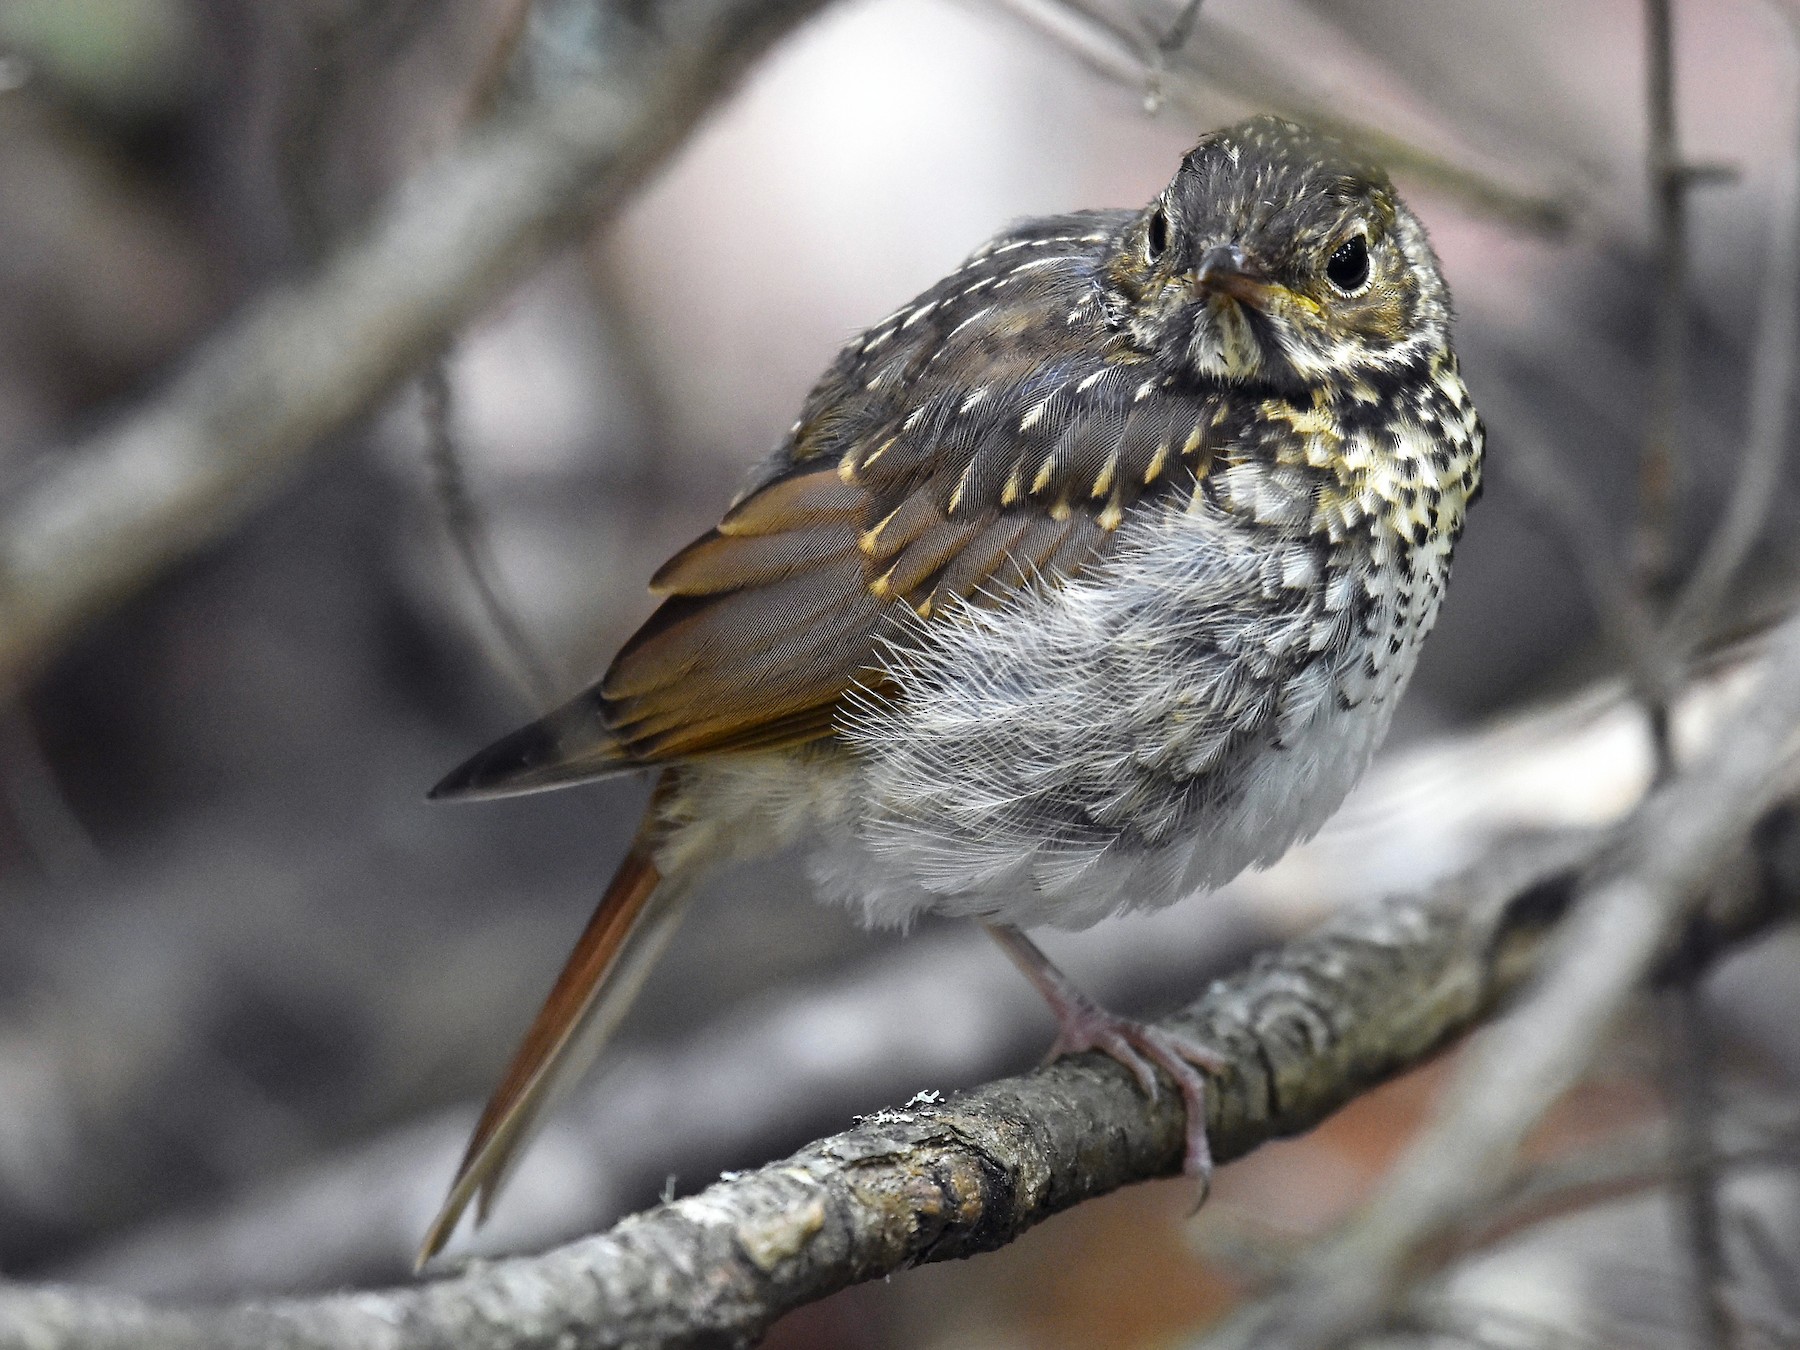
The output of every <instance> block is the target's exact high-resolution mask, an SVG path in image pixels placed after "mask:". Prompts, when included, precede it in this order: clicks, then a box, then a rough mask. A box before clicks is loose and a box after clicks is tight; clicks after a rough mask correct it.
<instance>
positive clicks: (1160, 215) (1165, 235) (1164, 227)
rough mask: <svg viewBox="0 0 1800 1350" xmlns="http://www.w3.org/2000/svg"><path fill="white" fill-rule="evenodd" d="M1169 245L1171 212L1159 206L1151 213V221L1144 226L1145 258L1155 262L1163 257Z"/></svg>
mask: <svg viewBox="0 0 1800 1350" xmlns="http://www.w3.org/2000/svg"><path fill="white" fill-rule="evenodd" d="M1168 247H1169V213H1168V212H1167V211H1165V210H1163V209H1162V207H1160V206H1159V207H1157V208H1156V210H1154V211H1152V212H1151V213H1150V221H1149V223H1148V224H1147V225H1145V226H1144V258H1145V260H1146V261H1148V262H1155V261H1156V260H1157V259H1158V258H1160V257H1162V255H1163V253H1164V252H1165V251H1166V250H1167V249H1168Z"/></svg>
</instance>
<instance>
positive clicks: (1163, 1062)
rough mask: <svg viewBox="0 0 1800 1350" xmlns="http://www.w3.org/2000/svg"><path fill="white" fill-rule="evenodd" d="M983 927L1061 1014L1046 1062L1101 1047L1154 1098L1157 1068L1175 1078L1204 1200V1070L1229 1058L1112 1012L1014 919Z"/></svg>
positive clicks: (1207, 1160) (1207, 1150) (1191, 1168)
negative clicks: (1015, 924) (1077, 983)
mask: <svg viewBox="0 0 1800 1350" xmlns="http://www.w3.org/2000/svg"><path fill="white" fill-rule="evenodd" d="M982 926H983V927H984V928H986V929H987V930H988V933H989V934H990V935H991V936H992V937H993V939H994V941H995V942H998V943H999V944H1000V948H1001V950H1002V951H1004V952H1005V953H1006V954H1007V955H1008V956H1009V957H1011V958H1012V962H1013V964H1014V965H1015V966H1017V967H1018V968H1019V970H1020V971H1021V972H1022V973H1023V974H1024V976H1025V978H1026V979H1028V980H1030V981H1031V983H1032V985H1033V986H1034V987H1036V989H1037V991H1038V992H1039V993H1040V994H1042V995H1043V996H1044V1001H1045V1002H1046V1003H1048V1004H1049V1005H1050V1011H1051V1012H1052V1013H1054V1014H1055V1015H1056V1026H1057V1036H1056V1043H1055V1044H1054V1045H1052V1046H1051V1047H1050V1053H1049V1054H1048V1055H1046V1056H1045V1057H1044V1059H1045V1063H1048V1062H1049V1061H1051V1060H1054V1059H1061V1058H1062V1057H1063V1056H1064V1055H1073V1054H1079V1053H1080V1052H1081V1051H1083V1050H1099V1051H1101V1052H1102V1053H1104V1054H1108V1055H1111V1056H1112V1057H1113V1058H1114V1059H1116V1060H1118V1061H1119V1063H1121V1064H1123V1065H1124V1066H1125V1067H1126V1068H1128V1069H1130V1070H1131V1072H1132V1075H1133V1076H1134V1077H1135V1078H1136V1079H1137V1080H1138V1083H1139V1085H1141V1086H1142V1087H1143V1089H1144V1094H1145V1095H1146V1096H1147V1097H1149V1098H1150V1100H1151V1101H1155V1100H1156V1098H1157V1095H1158V1088H1157V1082H1156V1069H1161V1070H1162V1071H1163V1072H1164V1073H1166V1074H1168V1075H1169V1077H1170V1078H1172V1079H1174V1080H1175V1085H1176V1086H1177V1087H1179V1088H1180V1089H1181V1100H1182V1102H1183V1104H1184V1105H1185V1106H1186V1107H1187V1153H1186V1156H1185V1158H1184V1159H1183V1163H1182V1170H1183V1171H1184V1172H1186V1173H1187V1175H1189V1176H1191V1177H1194V1178H1196V1179H1197V1180H1198V1181H1199V1182H1200V1198H1201V1199H1202V1200H1204V1199H1205V1198H1206V1191H1207V1188H1208V1187H1209V1186H1210V1185H1211V1184H1212V1168H1213V1163H1212V1149H1211V1147H1210V1146H1209V1145H1208V1144H1207V1142H1206V1074H1205V1073H1203V1072H1201V1071H1202V1070H1206V1071H1207V1072H1210V1073H1223V1072H1224V1071H1225V1069H1226V1068H1227V1067H1228V1065H1227V1062H1226V1061H1225V1060H1224V1059H1223V1058H1222V1057H1221V1056H1220V1055H1219V1054H1218V1053H1217V1052H1215V1051H1213V1050H1211V1049H1210V1048H1208V1047H1207V1046H1204V1045H1201V1044H1200V1043H1199V1042H1197V1041H1192V1040H1189V1039H1187V1038H1186V1037H1184V1036H1179V1035H1177V1034H1176V1033H1174V1032H1172V1031H1166V1030H1164V1029H1163V1028H1161V1027H1155V1026H1148V1025H1146V1024H1145V1023H1143V1022H1138V1021H1134V1020H1133V1019H1131V1018H1129V1017H1121V1016H1120V1015H1119V1014H1118V1013H1113V1012H1108V1011H1107V1010H1106V1009H1105V1008H1102V1007H1101V1006H1100V1005H1099V1004H1098V1003H1096V1002H1094V1000H1093V999H1091V998H1089V997H1088V996H1087V995H1086V994H1084V993H1082V992H1081V990H1079V989H1077V988H1076V987H1075V985H1074V983H1073V982H1072V981H1070V979H1069V977H1068V976H1067V975H1065V974H1063V973H1062V971H1060V970H1058V969H1057V968H1056V965H1055V963H1053V962H1052V961H1051V960H1050V958H1049V957H1048V956H1045V955H1044V952H1043V949H1042V948H1041V947H1039V946H1038V945H1037V943H1035V942H1033V941H1032V940H1031V939H1030V938H1028V937H1026V936H1025V934H1024V933H1022V932H1020V931H1019V930H1018V929H1017V928H1014V927H1013V926H1012V925H1011V924H1003V923H990V924H983V925H982ZM1152 1065H1155V1066H1156V1068H1152V1067H1151V1066H1152Z"/></svg>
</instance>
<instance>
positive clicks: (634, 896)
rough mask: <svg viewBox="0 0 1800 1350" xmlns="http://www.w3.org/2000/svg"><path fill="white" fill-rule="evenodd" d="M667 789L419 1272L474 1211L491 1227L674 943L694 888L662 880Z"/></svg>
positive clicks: (476, 1147) (546, 1010) (493, 1108)
mask: <svg viewBox="0 0 1800 1350" xmlns="http://www.w3.org/2000/svg"><path fill="white" fill-rule="evenodd" d="M668 786H669V781H668V779H667V778H666V777H665V778H664V779H663V781H662V782H661V783H659V784H658V786H657V793H656V796H655V797H653V798H652V799H651V804H650V809H649V811H648V812H647V813H646V815H645V817H644V823H643V825H641V826H640V827H639V829H638V834H637V839H636V841H635V842H634V843H633V844H632V847H631V852H630V853H628V854H626V855H625V861H624V862H622V863H620V864H619V870H618V871H617V872H615V873H614V874H613V879H612V882H611V884H610V885H608V886H607V888H606V894H605V895H603V896H602V897H601V898H600V904H599V907H598V908H596V909H595V910H594V916H593V917H592V918H591V919H589V920H588V924H587V928H586V929H585V930H583V932H582V934H581V937H580V939H579V940H578V941H577V942H576V943H575V949H574V950H573V951H572V952H570V953H569V959H568V961H567V962H565V963H564V965H563V968H562V973H561V974H560V975H558V976H557V977H556V984H555V985H554V986H552V988H551V990H550V996H549V997H548V998H547V999H545V1000H544V1006H543V1007H542V1008H541V1009H539V1010H538V1015H537V1017H536V1019H535V1020H534V1021H533V1022H532V1024H531V1028H530V1030H528V1031H527V1032H526V1033H525V1039H524V1040H523V1041H521V1042H520V1043H519V1048H518V1049H517V1050H516V1051H514V1052H513V1058H512V1063H511V1064H509V1065H508V1066H507V1069H506V1074H505V1076H504V1077H503V1078H502V1079H501V1080H500V1086H499V1087H497V1088H495V1089H494V1095H493V1096H492V1097H490V1098H489V1099H488V1104H487V1107H486V1109H485V1110H483V1111H482V1113H481V1119H480V1120H479V1121H478V1122H477V1123H476V1125H475V1133H474V1135H473V1136H471V1138H470V1139H469V1148H468V1152H467V1153H465V1154H464V1155H463V1160H462V1165H461V1166H460V1167H458V1168H457V1171H456V1179H455V1180H454V1181H453V1182H452V1183H451V1185H450V1194H449V1195H448V1196H447V1197H446V1198H445V1200H444V1204H443V1208H441V1209H440V1210H439V1211H438V1214H437V1217H436V1218H435V1219H433V1220H432V1223H431V1227H430V1228H429V1229H428V1230H427V1231H426V1234H425V1242H424V1245H423V1246H421V1247H420V1249H419V1257H418V1262H417V1267H423V1266H424V1265H425V1263H426V1262H427V1261H429V1260H431V1258H432V1257H434V1256H436V1255H437V1254H438V1252H440V1251H442V1250H443V1247H444V1244H445V1243H446V1242H447V1241H449V1238H450V1234H451V1233H452V1232H453V1231H455V1228H456V1225H457V1221H458V1220H459V1219H460V1218H461V1217H462V1214H463V1211H464V1210H465V1209H467V1208H468V1206H469V1202H470V1201H474V1202H475V1221H476V1223H478V1224H479V1223H481V1222H483V1221H485V1220H486V1218H487V1216H488V1211H489V1210H490V1209H491V1208H492V1206H493V1203H494V1198H495V1196H496V1195H497V1194H498V1193H499V1190H500V1187H501V1186H502V1185H503V1184H504V1183H505V1181H506V1178H507V1174H508V1173H509V1171H510V1170H511V1168H512V1165H513V1163H514V1162H515V1161H517V1159H518V1156H519V1153H520V1151H521V1149H522V1148H523V1146H524V1144H525V1142H526V1140H527V1139H528V1138H529V1137H530V1135H531V1131H532V1128H533V1126H534V1125H535V1124H536V1123H537V1120H538V1117H539V1116H540V1114H541V1113H542V1112H543V1110H544V1108H545V1107H546V1106H547V1105H548V1104H549V1102H550V1101H551V1099H552V1098H553V1097H554V1096H555V1094H556V1093H557V1091H558V1090H559V1089H561V1088H563V1087H566V1086H568V1084H569V1083H570V1082H571V1081H573V1080H574V1079H575V1078H576V1077H578V1076H579V1075H580V1073H581V1071H582V1070H583V1069H585V1068H586V1067H587V1066H588V1065H589V1064H590V1063H591V1062H592V1060H593V1057H594V1056H595V1055H596V1054H598V1053H599V1051H600V1049H601V1047H602V1046H604V1045H605V1043H606V1042H607V1040H608V1039H610V1037H611V1036H612V1033H613V1031H614V1030H615V1029H616V1028H617V1027H618V1025H619V1022H620V1021H621V1020H622V1019H623V1018H624V1016H625V1013H626V1011H627V1010H628V1009H629V1008H630V1006H631V1004H632V1002H633V1000H635V999H636V997H637V994H638V990H639V989H640V988H642V986H643V983H644V980H645V978H646V977H647V976H648V975H649V973H650V970H651V967H652V966H654V965H655V964H656V960H657V958H658V957H659V956H661V955H662V952H663V949H664V948H665V947H666V946H667V945H668V941H669V939H670V938H671V937H672V936H673V935H674V932H675V929H676V927H677V925H678V924H679V923H680V921H681V916H682V913H683V911H684V909H685V908H686V904H685V901H686V896H687V892H688V887H686V886H685V885H677V884H672V882H671V880H670V879H666V878H664V876H663V875H662V873H661V872H660V871H658V870H657V866H656V863H655V861H654V858H653V854H654V852H655V845H656V843H657V842H658V838H659V836H660V834H661V830H662V827H661V825H660V823H659V821H658V812H657V804H658V802H659V801H660V799H661V798H662V796H663V794H664V793H665V792H666V791H667V789H668Z"/></svg>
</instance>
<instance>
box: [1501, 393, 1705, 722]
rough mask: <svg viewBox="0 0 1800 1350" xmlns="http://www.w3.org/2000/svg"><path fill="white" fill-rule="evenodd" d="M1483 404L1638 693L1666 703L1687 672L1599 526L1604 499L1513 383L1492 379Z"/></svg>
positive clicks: (1513, 470)
mask: <svg viewBox="0 0 1800 1350" xmlns="http://www.w3.org/2000/svg"><path fill="white" fill-rule="evenodd" d="M1482 403H1483V405H1484V407H1485V408H1486V409H1487V412H1486V415H1485V420H1486V421H1487V422H1488V424H1489V430H1490V434H1491V435H1492V436H1493V438H1494V441H1495V443H1496V444H1497V445H1498V446H1499V447H1500V449H1501V451H1502V453H1500V454H1497V455H1496V456H1495V459H1496V462H1499V463H1502V464H1506V465H1509V466H1510V479H1511V480H1513V481H1516V482H1517V484H1518V486H1519V488H1520V490H1521V491H1522V492H1523V493H1524V494H1525V495H1526V497H1527V498H1528V499H1529V501H1530V503H1531V506H1532V507H1533V509H1534V513H1535V516H1536V518H1537V519H1538V520H1541V521H1543V522H1544V523H1545V524H1546V525H1548V526H1550V527H1551V528H1550V530H1549V533H1550V536H1551V538H1552V539H1554V540H1555V541H1556V542H1557V543H1559V544H1560V545H1561V546H1562V547H1563V548H1564V549H1565V550H1566V551H1567V552H1568V554H1569V557H1570V560H1571V561H1573V562H1574V564H1575V573H1576V576H1577V577H1578V578H1579V579H1580V581H1581V584H1582V589H1583V590H1584V591H1585V592H1586V593H1587V597H1588V603H1589V605H1590V606H1591V607H1592V609H1593V611H1594V615H1595V617H1596V618H1597V619H1598V620H1599V623H1600V628H1601V632H1602V633H1603V634H1604V635H1605V637H1606V640H1607V643H1608V645H1609V646H1610V647H1611V648H1612V649H1613V651H1614V652H1615V653H1616V654H1617V656H1618V659H1619V662H1620V664H1621V665H1622V666H1623V667H1624V669H1625V671H1626V673H1627V675H1628V676H1629V677H1630V680H1631V685H1632V690H1633V692H1634V694H1635V695H1636V696H1637V698H1638V700H1639V702H1640V703H1642V704H1644V705H1646V706H1654V707H1666V706H1667V705H1668V704H1669V702H1670V700H1671V698H1672V696H1673V691H1674V690H1675V689H1676V688H1677V687H1678V684H1679V680H1680V674H1681V672H1680V671H1679V669H1678V668H1677V667H1676V666H1675V665H1674V663H1673V662H1672V661H1671V660H1670V652H1669V648H1668V646H1667V644H1666V643H1664V642H1663V641H1662V640H1661V635H1660V634H1659V633H1658V631H1657V626H1656V616H1655V615H1654V614H1653V613H1652V612H1651V609H1650V606H1649V604H1648V603H1647V602H1646V601H1645V599H1644V597H1643V595H1642V594H1641V593H1640V592H1639V591H1638V589H1637V587H1636V586H1635V585H1633V583H1632V578H1631V576H1630V574H1629V572H1628V571H1627V570H1626V569H1625V568H1624V567H1622V566H1620V564H1619V562H1618V560H1617V558H1616V557H1615V556H1614V554H1613V551H1612V550H1611V549H1610V548H1609V547H1608V546H1607V540H1606V538H1605V536H1604V535H1603V534H1602V533H1600V532H1599V530H1598V529H1597V528H1596V522H1598V521H1600V520H1603V519H1605V515H1604V512H1602V510H1601V509H1600V504H1599V503H1598V502H1597V501H1596V500H1595V499H1594V497H1593V495H1592V494H1591V493H1589V492H1588V491H1587V490H1586V489H1585V488H1583V487H1582V485H1581V484H1580V483H1579V482H1577V481H1576V480H1575V479H1574V478H1573V477H1572V476H1571V475H1570V474H1568V473H1567V472H1566V471H1565V470H1564V468H1563V464H1562V459H1561V457H1560V456H1559V455H1558V454H1557V453H1556V451H1555V450H1554V449H1553V448H1552V446H1551V444H1550V442H1549V440H1548V439H1547V438H1546V437H1545V435H1544V433H1543V430H1542V428H1541V427H1540V425H1539V423H1538V421H1537V419H1536V417H1535V416H1534V415H1533V414H1532V413H1531V411H1530V404H1529V402H1528V401H1527V400H1526V399H1524V398H1521V397H1519V396H1518V394H1517V393H1516V392H1515V391H1514V390H1513V389H1512V387H1511V386H1510V385H1508V384H1507V383H1506V382H1504V381H1500V382H1496V383H1495V384H1493V385H1491V386H1490V387H1489V388H1488V389H1486V390H1485V391H1484V393H1483V395H1482Z"/></svg>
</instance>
